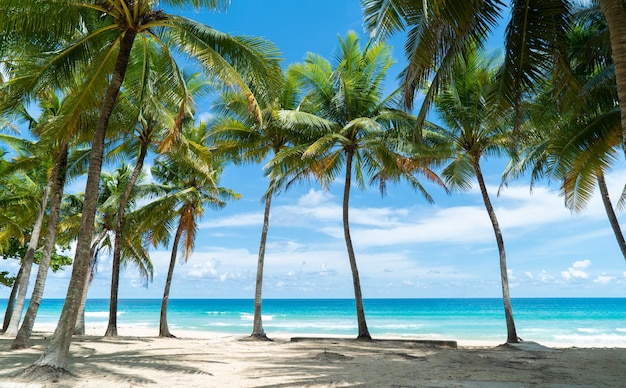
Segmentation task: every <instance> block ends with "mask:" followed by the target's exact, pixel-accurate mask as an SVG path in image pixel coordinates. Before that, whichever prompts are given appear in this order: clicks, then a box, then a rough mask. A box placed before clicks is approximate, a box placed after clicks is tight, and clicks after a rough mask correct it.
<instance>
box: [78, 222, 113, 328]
mask: <svg viewBox="0 0 626 388" xmlns="http://www.w3.org/2000/svg"><path fill="white" fill-rule="evenodd" d="M106 234H107V230H106V229H102V230H101V231H100V233H98V236H97V237H96V238H95V239H94V241H93V242H92V243H91V249H90V251H89V257H91V266H90V271H89V275H88V278H87V281H86V282H85V288H84V289H83V294H82V296H81V298H80V306H79V307H78V316H77V317H76V324H75V325H74V335H85V307H87V295H88V294H89V286H90V285H91V281H92V280H93V277H94V267H95V266H96V263H97V260H96V259H97V258H96V250H98V246H100V243H101V242H102V240H104V238H105V237H106Z"/></svg>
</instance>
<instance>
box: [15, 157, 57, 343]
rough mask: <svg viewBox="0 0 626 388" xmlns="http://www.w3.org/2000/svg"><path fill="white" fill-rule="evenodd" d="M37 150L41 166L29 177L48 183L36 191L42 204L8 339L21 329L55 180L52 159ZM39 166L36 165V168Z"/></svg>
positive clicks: (22, 271)
mask: <svg viewBox="0 0 626 388" xmlns="http://www.w3.org/2000/svg"><path fill="white" fill-rule="evenodd" d="M37 148H39V149H40V151H39V157H37V158H36V159H37V161H38V162H39V163H37V164H39V165H38V166H37V167H35V169H33V170H31V171H32V172H34V174H29V175H31V176H32V178H33V179H34V180H35V182H34V183H35V184H37V185H38V184H39V182H37V178H36V176H39V177H40V178H43V179H45V181H46V182H47V183H46V184H45V185H43V186H44V188H43V190H41V189H38V190H36V191H35V192H36V193H37V195H39V196H40V198H41V200H40V201H41V202H40V203H39V204H38V206H37V209H38V210H37V217H36V219H35V221H34V224H33V226H32V229H31V233H30V239H29V242H28V246H27V249H26V254H25V255H24V258H23V260H22V266H21V268H20V276H19V278H18V280H17V284H18V285H19V290H18V292H17V296H16V299H15V305H14V307H13V309H14V310H13V314H12V315H11V319H10V321H9V325H8V326H7V328H6V331H5V333H4V335H5V336H7V337H15V335H16V334H17V330H18V328H19V323H20V319H21V317H22V311H23V310H24V304H25V302H26V291H27V289H28V283H29V278H30V273H31V269H32V265H33V263H34V260H35V251H36V249H37V246H38V244H39V235H40V233H41V230H42V228H43V224H44V218H45V215H46V208H47V203H48V199H49V198H50V190H51V188H52V184H53V180H54V179H53V177H48V176H47V171H48V167H49V162H50V159H49V158H48V155H47V153H46V152H45V151H44V150H42V149H41V147H37V146H34V147H33V150H34V152H35V153H37V151H36V149H37ZM31 162H32V157H27V158H26V161H23V160H22V161H16V162H15V163H14V166H15V167H16V168H18V169H21V168H23V167H21V166H23V165H24V164H26V165H28V166H30V167H33V163H31ZM37 164H35V166H36V165H37Z"/></svg>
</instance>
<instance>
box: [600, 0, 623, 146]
mask: <svg viewBox="0 0 626 388" xmlns="http://www.w3.org/2000/svg"><path fill="white" fill-rule="evenodd" d="M600 8H602V13H604V17H605V18H606V22H607V24H608V26H609V35H610V41H611V50H612V52H613V62H614V63H615V78H616V81H617V96H618V98H619V105H620V110H621V113H622V146H623V148H624V152H626V23H624V21H625V20H626V7H624V1H623V0H600Z"/></svg>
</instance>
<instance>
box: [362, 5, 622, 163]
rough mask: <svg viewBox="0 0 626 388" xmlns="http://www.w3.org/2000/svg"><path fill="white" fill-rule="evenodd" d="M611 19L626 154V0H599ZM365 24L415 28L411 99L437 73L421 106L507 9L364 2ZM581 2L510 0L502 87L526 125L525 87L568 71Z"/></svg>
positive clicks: (410, 39) (408, 78)
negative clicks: (575, 11) (575, 12)
mask: <svg viewBox="0 0 626 388" xmlns="http://www.w3.org/2000/svg"><path fill="white" fill-rule="evenodd" d="M591 3H592V4H595V5H597V4H599V5H600V7H601V9H602V12H603V13H604V16H605V17H606V20H607V26H608V30H609V33H610V44H611V49H612V51H613V59H614V63H615V74H616V83H617V92H618V101H619V102H621V103H620V104H618V105H619V108H620V113H621V130H622V143H623V144H624V146H623V148H624V151H625V152H626V104H625V103H624V101H626V50H624V47H626V25H625V24H624V20H625V19H626V6H625V5H624V1H623V0H594V1H592V2H591ZM361 4H362V6H363V13H364V17H365V24H366V27H367V29H368V30H370V31H375V32H376V34H377V35H378V36H379V37H386V36H389V35H390V34H393V33H395V32H398V31H402V30H404V29H408V33H407V44H406V49H407V51H406V54H407V59H408V60H409V64H408V66H407V68H406V69H405V72H404V73H403V79H404V83H405V85H406V87H407V89H406V94H405V96H406V98H407V103H408V104H409V105H412V101H413V98H414V95H415V92H416V91H417V90H418V89H419V88H420V87H421V86H422V85H423V84H424V82H426V81H429V80H430V79H431V77H432V87H431V88H430V89H429V93H428V95H427V97H426V101H425V104H424V105H423V106H422V110H421V113H420V117H425V114H426V112H427V111H428V104H430V102H431V101H432V100H433V98H434V96H435V95H436V94H437V92H438V91H439V90H440V88H441V87H442V86H443V85H444V84H445V83H446V82H447V80H448V79H449V77H450V71H451V70H452V66H453V64H454V62H455V61H457V60H459V59H460V58H462V57H463V56H464V54H465V53H466V52H467V51H468V50H472V47H473V46H478V47H480V46H481V44H482V43H484V41H485V40H486V39H487V37H488V36H489V33H490V32H491V31H492V29H493V27H495V26H496V25H497V24H498V22H499V19H500V18H501V17H502V16H503V15H504V13H505V10H506V9H507V7H506V3H505V2H503V1H501V0H470V1H464V2H462V3H459V2H458V1H455V0H428V1H422V2H417V1H411V0H361ZM579 4H580V2H577V1H566V0H526V1H511V2H510V7H509V8H510V11H511V12H510V15H511V17H510V20H509V21H508V25H507V30H506V35H505V37H504V38H505V58H504V64H503V67H502V69H501V71H500V73H501V74H500V77H499V78H500V80H501V84H500V87H501V92H503V93H502V95H503V96H504V97H505V99H506V101H508V102H509V103H512V104H513V106H514V107H515V108H516V110H517V112H516V116H517V117H516V122H517V123H516V124H517V125H519V124H520V123H521V116H522V112H521V101H522V96H523V93H524V92H525V91H529V90H530V91H532V90H535V88H536V86H538V85H540V84H541V82H540V81H541V80H542V79H543V78H544V76H545V75H546V74H548V73H549V71H547V70H548V69H551V68H556V69H557V71H558V72H560V73H564V74H569V73H570V70H569V69H568V67H567V64H568V60H567V55H566V51H567V48H566V47H567V44H566V42H567V30H568V28H569V26H570V22H571V12H572V9H573V8H574V7H575V6H577V5H579Z"/></svg>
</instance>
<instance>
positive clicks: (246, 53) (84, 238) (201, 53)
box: [0, 0, 279, 378]
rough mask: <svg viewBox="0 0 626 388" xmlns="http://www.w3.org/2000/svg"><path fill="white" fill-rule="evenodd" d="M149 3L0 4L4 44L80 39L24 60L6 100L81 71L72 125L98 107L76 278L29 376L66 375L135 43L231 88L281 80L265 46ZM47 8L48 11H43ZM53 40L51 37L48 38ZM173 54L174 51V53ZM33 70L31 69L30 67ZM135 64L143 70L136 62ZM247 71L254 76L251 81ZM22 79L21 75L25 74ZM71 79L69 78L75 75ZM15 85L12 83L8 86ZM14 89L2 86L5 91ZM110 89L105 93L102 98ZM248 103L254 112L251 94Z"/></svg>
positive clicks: (218, 5)
mask: <svg viewBox="0 0 626 388" xmlns="http://www.w3.org/2000/svg"><path fill="white" fill-rule="evenodd" d="M157 4H161V3H154V2H153V1H148V0H138V1H129V0H106V1H105V2H94V1H86V0H85V1H59V0H43V1H36V2H35V1H33V2H26V3H22V4H20V7H18V8H16V7H15V5H14V1H12V0H2V1H0V13H2V14H3V15H8V16H7V17H6V20H5V21H4V22H3V25H2V32H3V34H2V35H3V36H6V37H9V38H3V41H2V43H5V41H7V40H9V39H13V38H14V37H19V36H25V37H28V38H27V39H24V40H29V39H31V37H32V36H39V35H41V36H43V37H45V36H50V35H52V36H57V37H68V36H72V34H75V33H76V31H80V32H81V33H82V36H80V37H79V38H78V39H75V40H72V41H71V43H69V44H65V45H63V44H62V47H60V48H59V49H58V50H56V51H53V52H51V53H50V54H49V56H44V59H43V64H44V65H43V66H41V64H42V60H33V61H32V62H31V63H29V62H24V63H21V66H20V67H18V68H17V71H19V72H20V76H17V77H15V80H16V82H14V83H13V84H12V85H11V86H10V87H6V91H7V93H6V97H7V100H8V101H11V100H15V101H21V100H22V99H23V97H24V96H28V95H34V94H36V93H37V89H39V88H41V87H42V86H43V85H44V84H45V85H46V87H47V86H48V85H52V86H53V87H61V88H62V86H63V83H64V82H65V81H66V80H67V79H68V77H67V75H68V74H72V73H73V72H76V73H78V74H82V75H84V76H86V77H83V79H84V84H83V85H84V87H83V88H79V89H76V90H75V92H74V94H72V95H71V96H70V98H71V100H72V101H73V102H74V103H73V104H69V105H68V112H67V114H66V115H64V117H67V120H70V121H72V120H77V118H78V114H77V112H81V111H82V110H83V109H85V108H88V107H94V106H98V105H99V106H100V109H99V118H98V121H97V125H96V127H95V130H94V137H93V141H92V152H91V156H90V162H89V171H88V174H87V183H86V187H85V203H84V207H83V218H82V221H81V230H80V233H79V238H78V242H77V248H76V257H75V260H74V268H73V271H72V278H71V280H70V284H69V286H68V294H67V297H66V299H65V304H64V307H63V310H62V313H61V317H60V319H59V323H58V325H57V329H56V330H55V335H54V336H53V337H52V340H51V342H50V346H49V347H48V348H47V350H46V351H45V353H44V354H43V355H42V357H41V358H40V359H39V360H37V361H36V362H35V364H34V365H33V366H32V367H30V368H28V369H27V370H26V371H25V374H26V375H27V376H30V377H31V378H33V377H36V376H38V375H42V377H50V376H57V375H63V374H66V373H68V367H67V359H68V353H69V345H70V342H71V336H72V332H73V329H74V323H75V321H76V317H77V314H78V306H79V304H80V299H81V296H82V291H83V288H84V284H85V283H86V281H87V273H88V271H89V266H90V262H91V259H90V255H89V253H90V243H91V239H92V235H93V228H94V226H93V225H94V223H93V221H94V217H95V211H96V203H97V192H98V182H99V175H100V171H101V167H102V155H103V149H104V141H105V137H106V130H107V126H108V122H109V119H110V117H111V113H112V111H113V106H114V104H115V102H116V99H117V95H118V93H119V91H120V88H121V85H122V82H123V80H124V76H125V74H126V70H127V68H128V66H129V58H130V54H131V51H132V49H133V45H134V43H135V39H136V38H137V39H140V40H153V39H154V40H156V41H157V42H160V43H159V44H161V45H162V47H171V48H172V49H173V50H168V51H167V53H168V54H171V55H172V57H171V58H172V60H173V61H174V60H175V59H174V57H173V53H174V52H175V51H177V50H178V51H180V52H183V53H186V54H188V55H190V56H191V57H192V58H195V59H197V60H198V63H200V64H201V65H202V66H203V68H204V70H205V71H206V72H207V73H208V74H210V75H212V76H215V77H217V78H218V79H220V80H222V81H224V82H226V83H227V84H229V85H232V86H237V87H238V88H240V89H241V90H243V91H246V90H249V89H248V86H247V84H246V82H245V81H244V78H243V77H242V75H243V76H244V77H246V79H247V80H248V82H251V83H258V84H260V85H259V86H262V85H263V84H265V83H266V82H267V83H272V82H273V81H274V80H275V79H276V74H279V68H278V62H277V60H276V58H277V52H276V50H275V49H274V48H273V47H272V46H271V45H269V44H268V43H267V42H266V41H262V40H259V39H251V38H240V37H231V36H228V35H226V34H223V33H219V32H217V31H215V30H213V29H211V28H209V27H207V26H204V25H202V24H199V23H196V22H194V21H192V20H189V19H187V18H184V17H180V16H175V15H171V14H169V13H167V12H163V11H161V10H159V9H156V8H154V7H155V6H156V5H157ZM164 4H166V5H170V6H173V7H183V6H186V5H192V6H193V7H194V8H196V9H199V8H204V7H206V8H209V9H225V8H226V6H227V5H228V2H227V1H219V0H205V1H194V2H186V1H184V2H181V1H166V2H164ZM41 9H46V12H40V11H41ZM46 34H47V35H46ZM174 48H175V49H174ZM31 65H32V66H31ZM132 65H133V66H135V65H139V66H141V63H138V64H132ZM248 70H253V71H254V73H255V74H254V76H250V77H247V76H246V72H247V71H248ZM22 74H23V75H22ZM70 78H71V77H70ZM9 83H10V82H9ZM9 83H5V84H3V86H6V85H7V84H9ZM103 91H104V92H103ZM249 95H250V97H251V98H250V104H251V107H252V108H253V109H256V104H255V100H254V97H253V96H252V94H251V93H250V94H249Z"/></svg>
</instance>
